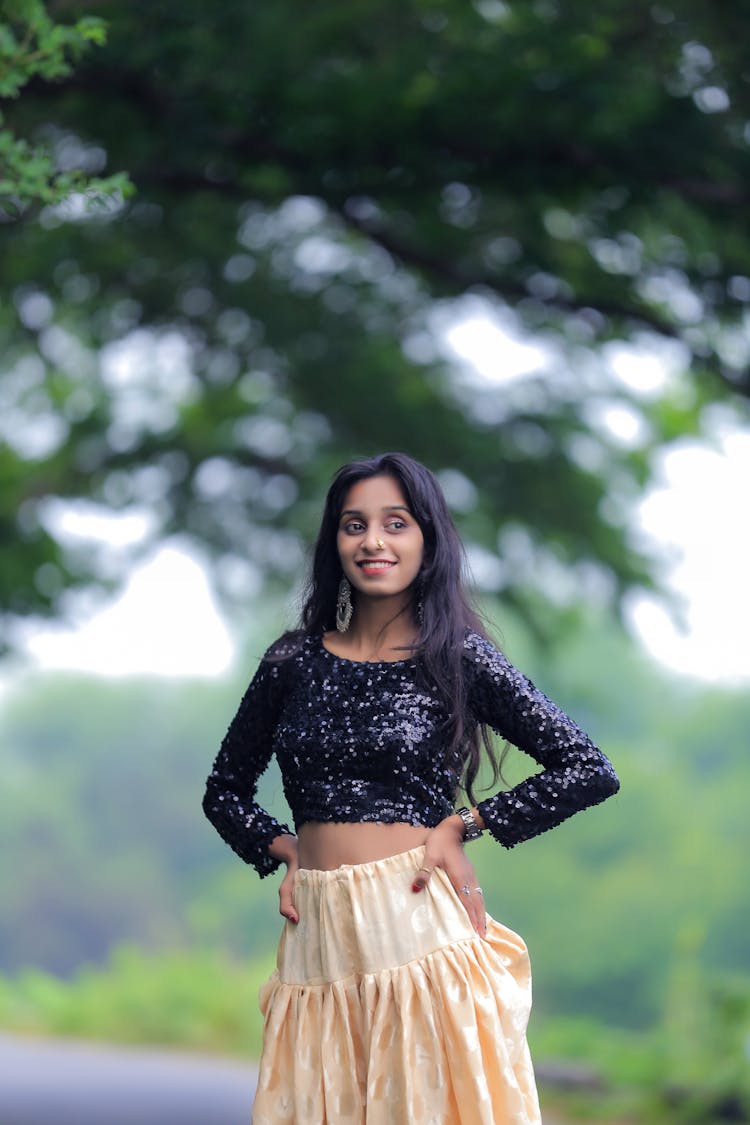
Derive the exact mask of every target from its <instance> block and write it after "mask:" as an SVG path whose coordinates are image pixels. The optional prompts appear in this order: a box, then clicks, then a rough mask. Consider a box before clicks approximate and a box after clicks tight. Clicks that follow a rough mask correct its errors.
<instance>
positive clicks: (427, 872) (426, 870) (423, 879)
mask: <svg viewBox="0 0 750 1125" xmlns="http://www.w3.org/2000/svg"><path fill="white" fill-rule="evenodd" d="M433 870H434V868H432V867H430V866H429V864H426V865H425V866H424V867H420V869H419V871H418V872H417V874H416V875H415V876H414V881H413V883H412V885H411V889H412V890H413V891H415V892H416V891H421V890H422V889H423V888H424V887H426V886H427V884H428V883H429V881H430V876H431V875H432V872H433Z"/></svg>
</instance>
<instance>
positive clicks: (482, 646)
mask: <svg viewBox="0 0 750 1125" xmlns="http://www.w3.org/2000/svg"><path fill="white" fill-rule="evenodd" d="M463 656H464V660H465V661H466V662H467V663H468V664H473V665H475V666H476V665H478V666H479V667H480V668H490V669H500V668H503V669H507V668H510V666H511V665H510V661H509V660H508V658H507V657H506V656H504V655H503V653H502V652H501V651H500V649H498V648H496V647H495V645H494V644H493V643H492V641H491V640H489V638H488V637H485V636H483V635H482V634H481V633H476V632H474V630H472V629H467V631H466V634H465V636H464V648H463Z"/></svg>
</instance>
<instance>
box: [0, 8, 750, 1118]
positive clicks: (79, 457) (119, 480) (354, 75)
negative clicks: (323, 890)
mask: <svg viewBox="0 0 750 1125" xmlns="http://www.w3.org/2000/svg"><path fill="white" fill-rule="evenodd" d="M749 19H750V4H748V3H747V2H744V0H732V2H727V3H721V4H717V3H716V2H713V3H708V2H694V3H693V2H686V3H682V4H680V5H672V4H670V3H669V2H668V0H667V2H665V3H641V2H639V0H629V2H628V3H624V2H622V0H600V3H599V4H598V5H596V6H595V7H594V6H593V5H591V4H590V3H585V4H584V3H580V2H578V0H572V2H569V3H565V4H563V3H557V2H556V0H530V2H521V0H475V2H473V3H470V2H467V0H460V2H459V0H399V2H398V3H391V2H388V0H377V2H376V0H369V2H366V0H347V3H342V2H339V0H330V2H329V3H326V4H325V5H299V4H295V3H290V2H289V0H273V2H270V0H257V2H251V3H248V4H238V3H236V2H228V0H217V2H216V3H213V4H211V5H205V4H200V3H197V2H195V0H180V3H177V2H176V0H155V2H153V3H150V4H149V5H140V4H132V3H124V2H120V0H108V2H107V3H104V2H103V0H100V2H97V0H91V2H90V3H85V4H81V5H79V4H77V3H69V2H67V0H60V2H58V3H49V4H47V5H46V6H45V5H41V4H38V3H33V2H25V0H22V2H18V3H7V4H4V5H3V7H2V15H1V17H0V111H1V112H2V114H3V117H2V119H0V196H1V199H2V203H1V206H0V439H2V445H0V474H1V476H0V480H1V482H2V492H1V494H0V533H1V534H2V552H1V553H0V597H2V624H3V637H4V639H3V643H4V650H3V652H4V656H3V663H2V702H3V715H2V723H1V727H0V753H1V754H2V775H3V785H2V790H1V791H0V846H1V847H2V853H3V857H4V861H5V862H4V863H3V865H2V867H1V868H0V902H2V913H1V914H0V973H1V974H2V977H1V978H0V1025H2V1026H3V1027H4V1028H5V1029H7V1030H12V1031H14V1032H22V1033H31V1032H34V1033H40V1032H44V1033H48V1034H55V1035H60V1036H78V1037H83V1038H97V1039H104V1040H108V1041H112V1042H131V1043H132V1042H137V1043H147V1044H177V1045H181V1046H184V1047H189V1048H190V1049H194V1050H204V1051H210V1052H220V1053H226V1054H232V1055H237V1056H239V1057H245V1058H249V1057H252V1056H253V1055H256V1054H257V1051H258V1047H259V1041H260V1026H259V1018H258V1015H257V1011H256V1007H257V1005H256V992H257V987H258V984H259V982H260V981H261V980H262V979H263V978H264V977H265V976H266V975H267V973H268V972H269V970H270V967H271V966H272V963H273V948H274V945H275V941H276V936H277V933H278V930H279V919H278V917H277V914H276V906H277V902H276V887H275V881H274V880H266V881H263V882H262V883H261V882H260V881H259V880H258V879H257V877H256V876H255V875H254V873H253V872H252V871H251V870H249V869H246V868H245V867H244V866H243V865H242V863H241V862H240V861H239V860H237V859H236V857H234V856H233V855H232V853H231V852H229V850H228V849H227V848H226V847H225V846H224V845H223V844H222V843H221V841H220V840H219V839H218V838H217V837H215V836H214V835H213V833H212V830H211V829H210V828H209V826H208V825H207V824H206V823H205V822H203V820H202V816H201V812H200V800H201V796H202V790H203V783H204V778H205V775H206V773H207V771H208V769H209V766H210V763H211V759H212V758H213V755H214V753H215V750H216V748H217V746H218V743H219V741H220V739H221V737H222V734H223V732H224V730H225V729H226V726H227V725H228V723H229V720H230V718H231V716H232V714H233V712H234V709H235V707H236V704H237V702H238V700H239V697H240V695H241V693H242V691H243V689H244V686H245V684H246V682H247V680H248V678H249V676H250V675H251V674H252V671H253V669H254V667H255V664H256V662H257V659H258V657H259V655H260V654H261V653H262V651H263V649H264V647H265V645H266V644H267V643H268V642H269V641H270V640H271V639H272V638H273V637H274V636H275V635H277V634H278V632H279V631H280V630H281V629H282V628H284V627H285V626H287V625H288V624H291V623H292V622H293V620H294V617H295V613H296V598H297V593H298V590H299V586H300V582H301V579H302V576H303V574H304V571H305V566H306V560H307V549H308V545H309V543H310V539H311V537H312V535H313V534H314V531H315V528H316V523H317V520H318V516H319V511H320V504H321V499H322V495H323V493H324V491H325V488H326V486H327V482H328V480H329V477H330V474H331V472H332V471H333V470H335V469H336V468H337V467H338V466H339V465H340V464H341V463H342V462H344V461H345V460H347V459H348V458H350V457H351V456H355V455H362V454H369V453H373V452H376V451H380V450H384V449H403V450H406V451H408V452H409V453H411V454H412V455H414V456H416V457H418V458H419V459H421V460H423V461H425V462H426V463H427V464H428V465H429V466H430V467H431V468H432V469H433V470H435V471H436V472H437V473H438V474H439V476H440V479H441V481H442V483H443V486H444V488H445V491H446V494H447V496H448V499H449V502H450V504H451V507H452V510H453V512H454V515H455V518H456V521H457V523H458V525H459V528H460V530H461V533H462V535H463V536H464V538H465V541H466V543H467V547H468V556H469V563H470V569H471V580H472V583H473V585H474V588H475V590H476V595H477V598H478V599H479V601H480V603H481V605H482V607H483V609H484V610H485V612H486V613H487V615H488V617H489V618H490V620H491V621H492V622H493V623H494V626H495V635H496V637H497V638H498V640H499V642H500V643H501V644H502V645H503V646H504V648H505V649H506V651H507V652H508V653H509V655H510V657H511V659H512V660H513V661H514V662H515V663H517V664H519V665H520V666H521V667H522V668H523V669H524V670H525V671H527V672H528V673H529V674H530V675H531V676H532V678H534V679H535V680H536V681H537V682H538V683H539V685H540V686H542V687H543V688H544V690H545V691H546V692H547V693H548V694H550V695H552V696H553V697H554V698H555V699H557V700H558V701H559V702H560V703H561V704H562V705H563V706H564V707H566V709H568V710H569V711H570V712H571V713H572V714H573V715H574V716H575V717H576V718H577V719H578V720H579V721H580V723H581V724H582V725H583V726H584V727H586V728H587V729H588V730H589V732H590V733H591V734H592V736H593V737H594V739H595V740H596V741H598V742H599V743H600V744H601V745H602V746H603V747H604V748H605V749H606V751H607V752H608V753H609V755H610V756H611V757H612V759H613V761H614V762H615V765H616V767H617V769H618V772H619V773H620V775H621V778H622V786H623V787H622V792H621V794H620V795H619V796H618V797H617V798H616V800H614V801H611V802H608V803H606V804H605V805H603V806H601V807H600V808H597V809H595V810H591V811H590V812H588V813H586V814H585V815H583V816H580V817H578V818H576V819H575V820H574V821H572V822H569V823H567V824H566V825H564V826H562V827H561V828H560V829H559V830H557V831H555V833H554V834H551V835H550V834H548V835H545V836H542V837H540V838H538V839H536V840H533V841H530V842H528V843H526V844H524V845H523V846H522V847H520V848H518V849H515V850H514V851H513V852H510V853H506V852H501V850H500V849H499V848H497V846H496V845H494V844H493V843H492V842H491V841H482V842H481V843H480V844H478V845H477V846H476V848H475V851H474V854H475V855H476V858H477V865H478V868H479V871H480V876H481V879H482V882H483V885H484V887H485V889H486V892H487V899H488V904H489V906H490V909H491V910H492V912H493V913H494V914H495V915H496V916H497V917H499V918H501V919H502V920H503V921H504V922H506V923H507V924H508V925H510V926H512V927H513V928H514V929H516V930H518V931H519V932H520V933H522V934H523V936H524V937H525V939H526V940H527V942H528V944H529V946H530V949H531V953H532V958H533V964H534V968H535V1013H534V1017H533V1023H532V1029H531V1033H530V1039H531V1044H532V1050H533V1053H534V1056H535V1058H536V1059H537V1061H538V1065H539V1070H540V1078H541V1080H542V1091H543V1100H544V1105H545V1108H546V1112H547V1114H548V1116H549V1120H550V1121H551V1120H552V1119H553V1116H554V1118H555V1120H566V1121H582V1120H584V1119H596V1120H602V1121H603V1120H617V1121H619V1122H634V1121H660V1122H667V1123H669V1122H675V1123H676V1122H688V1121H691V1122H720V1121H747V1120H750V1074H749V1072H748V1070H749V1066H748V1064H749V1057H750V948H749V943H748V932H749V929H750V881H749V880H748V877H747V870H746V857H747V853H748V844H749V843H750V829H749V828H748V823H749V818H748V815H747V804H748V784H747V783H748V775H749V773H750V766H749V765H748V755H747V732H748V729H749V727H750V702H748V698H747V690H746V688H747V682H748V679H749V678H750V656H748V648H747V643H746V637H747V635H748V627H750V608H749V606H748V599H747V573H748V566H749V565H750V546H749V536H748V530H747V523H748V506H747V493H748V484H749V483H750V426H749V419H748V395H750V377H749V375H748V360H749V359H750V234H749V232H748V223H747V216H748V205H749V204H750V192H749V190H748V184H749V183H750V69H748V62H747V50H746V46H745V42H746V39H747V28H748V26H749V25H750V24H749V22H748V21H749ZM102 20H103V21H105V24H106V28H105V26H104V25H103V24H102V23H101V21H102ZM105 31H106V36H105ZM105 38H106V42H105V41H104V40H105ZM530 765H531V763H529V761H528V760H524V759H523V757H522V755H520V754H518V753H515V754H514V755H512V756H511V758H510V763H509V767H508V773H509V780H510V781H512V780H513V779H514V778H520V777H521V776H523V775H524V773H525V772H528V770H529V768H530ZM261 795H262V798H263V799H264V801H266V802H267V803H268V805H269V807H271V808H273V809H274V810H276V811H278V812H280V813H282V814H283V813H284V805H283V796H282V794H281V787H280V782H279V779H278V776H277V775H276V774H275V773H274V772H273V769H272V770H271V771H270V772H269V774H268V775H267V776H266V777H265V778H264V780H263V783H262V785H261Z"/></svg>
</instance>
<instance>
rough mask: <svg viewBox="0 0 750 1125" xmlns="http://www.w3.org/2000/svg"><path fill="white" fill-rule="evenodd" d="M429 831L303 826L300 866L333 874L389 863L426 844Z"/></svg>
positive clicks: (372, 825)
mask: <svg viewBox="0 0 750 1125" xmlns="http://www.w3.org/2000/svg"><path fill="white" fill-rule="evenodd" d="M429 833H430V829H429V828H427V827H425V826H424V825H414V824H403V823H396V824H380V823H369V822H368V823H361V822H355V823H348V822H347V823H342V822H335V821H333V822H331V821H329V822H322V821H307V822H306V823H305V824H302V825H300V828H299V831H298V833H297V837H298V840H299V865H300V867H301V868H305V869H310V870H314V871H333V870H335V869H336V868H337V867H341V866H343V865H348V864H359V863H372V862H373V861H375V860H379V859H388V858H390V857H391V856H394V855H398V854H399V853H401V852H407V851H410V850H411V849H412V848H417V847H419V846H420V845H421V844H424V843H425V841H426V840H427V837H428V835H429Z"/></svg>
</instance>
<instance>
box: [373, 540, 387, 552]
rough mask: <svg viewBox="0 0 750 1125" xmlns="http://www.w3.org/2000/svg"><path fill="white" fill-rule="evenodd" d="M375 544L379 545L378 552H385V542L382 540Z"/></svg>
mask: <svg viewBox="0 0 750 1125" xmlns="http://www.w3.org/2000/svg"><path fill="white" fill-rule="evenodd" d="M375 542H376V543H377V545H378V550H379V551H384V550H385V543H384V542H383V540H382V539H376V541H375Z"/></svg>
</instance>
